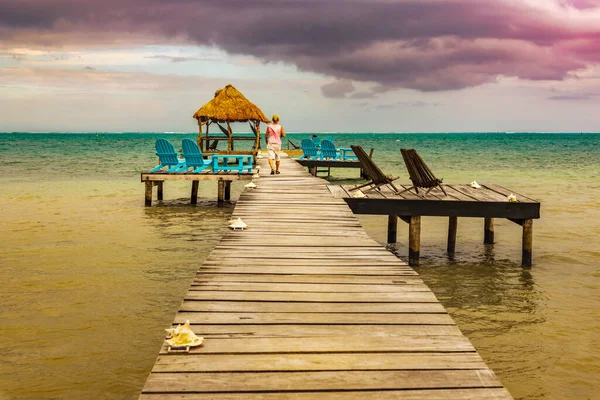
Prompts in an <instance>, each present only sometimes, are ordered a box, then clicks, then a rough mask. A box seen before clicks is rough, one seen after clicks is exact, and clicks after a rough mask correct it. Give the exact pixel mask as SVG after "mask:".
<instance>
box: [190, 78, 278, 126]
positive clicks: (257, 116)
mask: <svg viewBox="0 0 600 400" xmlns="http://www.w3.org/2000/svg"><path fill="white" fill-rule="evenodd" d="M194 118H196V119H200V120H201V121H206V120H212V121H217V122H227V121H229V122H246V121H262V122H269V120H268V119H267V117H265V114H263V112H262V111H260V108H258V107H257V106H256V105H254V104H253V103H252V102H251V101H250V100H248V99H247V98H246V97H245V96H244V95H243V94H242V93H241V92H240V91H239V90H237V89H236V88H234V87H233V86H232V85H227V86H225V87H224V88H223V89H219V90H217V91H216V92H215V97H214V98H213V99H212V100H211V101H209V102H208V103H206V104H205V105H203V106H202V107H201V108H200V109H199V110H198V111H196V114H194Z"/></svg>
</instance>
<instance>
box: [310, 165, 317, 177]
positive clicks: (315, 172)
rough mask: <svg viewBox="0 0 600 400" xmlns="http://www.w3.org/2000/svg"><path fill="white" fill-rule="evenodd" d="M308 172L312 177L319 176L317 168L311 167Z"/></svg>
mask: <svg viewBox="0 0 600 400" xmlns="http://www.w3.org/2000/svg"><path fill="white" fill-rule="evenodd" d="M308 172H309V173H310V174H311V175H312V176H317V167H310V168H309V169H308Z"/></svg>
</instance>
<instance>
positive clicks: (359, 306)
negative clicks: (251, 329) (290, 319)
mask: <svg viewBox="0 0 600 400" xmlns="http://www.w3.org/2000/svg"><path fill="white" fill-rule="evenodd" d="M179 311H180V312H185V311H194V312H232V313H239V312H245V313H259V312H262V313H275V312H278V313H315V312H317V313H359V314H360V313H444V314H445V313H446V310H445V309H444V307H443V306H442V305H441V304H439V303H302V302H296V303H287V302H279V303H275V302H262V301H193V300H184V302H183V303H182V304H181V306H180V308H179Z"/></svg>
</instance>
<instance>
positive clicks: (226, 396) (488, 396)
mask: <svg viewBox="0 0 600 400" xmlns="http://www.w3.org/2000/svg"><path fill="white" fill-rule="evenodd" d="M325 398H326V399H327V400H364V399H374V400H423V399H436V400H437V399H439V400H509V399H512V397H511V395H510V394H509V393H508V391H507V390H506V389H504V388H472V389H419V390H385V391H380V390H360V391H348V390H344V391H340V392H336V391H327V392H306V391H305V392H287V393H282V392H277V393H177V394H168V393H155V394H152V393H143V394H142V396H141V397H140V400H156V399H164V400H175V399H177V400H207V399H214V400H314V399H325Z"/></svg>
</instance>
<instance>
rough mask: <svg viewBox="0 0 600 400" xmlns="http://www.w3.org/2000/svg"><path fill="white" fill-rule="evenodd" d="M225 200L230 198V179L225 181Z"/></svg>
mask: <svg viewBox="0 0 600 400" xmlns="http://www.w3.org/2000/svg"><path fill="white" fill-rule="evenodd" d="M225 200H227V201H229V200H231V181H225Z"/></svg>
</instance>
